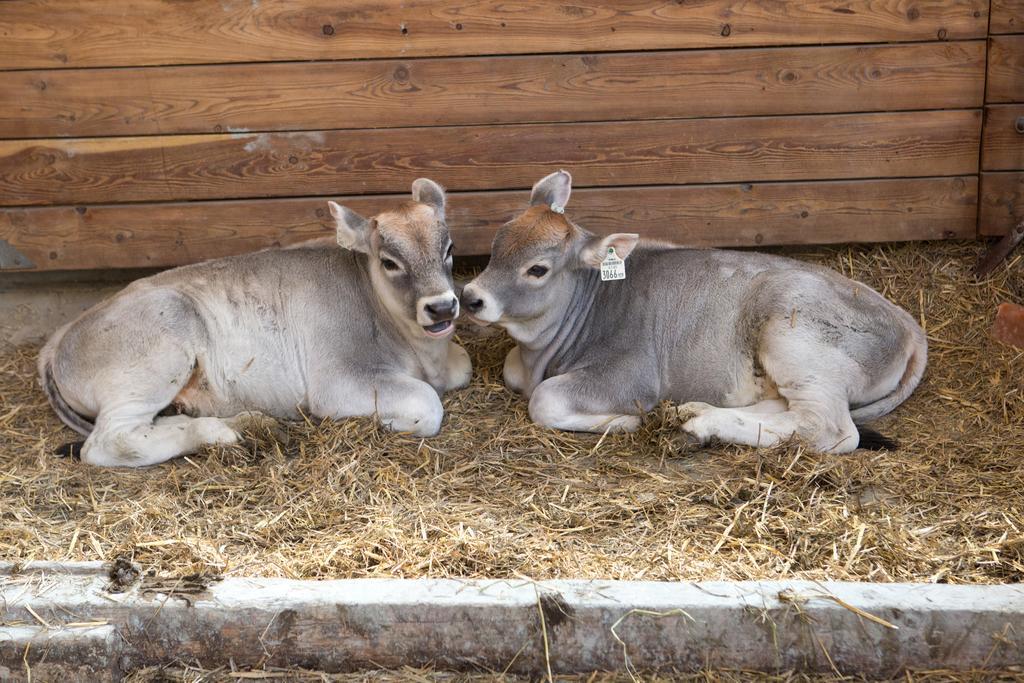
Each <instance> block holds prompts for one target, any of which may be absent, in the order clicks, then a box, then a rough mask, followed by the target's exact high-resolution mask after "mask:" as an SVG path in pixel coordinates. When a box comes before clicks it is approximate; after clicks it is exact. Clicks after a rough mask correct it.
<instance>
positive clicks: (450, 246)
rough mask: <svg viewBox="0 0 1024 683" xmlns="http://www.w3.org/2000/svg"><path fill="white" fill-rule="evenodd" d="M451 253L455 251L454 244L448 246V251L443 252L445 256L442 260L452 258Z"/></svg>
mask: <svg viewBox="0 0 1024 683" xmlns="http://www.w3.org/2000/svg"><path fill="white" fill-rule="evenodd" d="M453 251H455V244H454V243H453V244H449V245H448V251H447V252H445V255H444V259H445V260H446V261H447V260H448V259H450V258H451V257H452V252H453Z"/></svg>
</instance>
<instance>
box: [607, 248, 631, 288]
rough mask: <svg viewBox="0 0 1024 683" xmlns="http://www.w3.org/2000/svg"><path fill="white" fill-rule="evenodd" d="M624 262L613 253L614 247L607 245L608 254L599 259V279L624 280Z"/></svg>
mask: <svg viewBox="0 0 1024 683" xmlns="http://www.w3.org/2000/svg"><path fill="white" fill-rule="evenodd" d="M625 279H626V262H625V261H623V260H622V259H620V258H619V255H618V254H616V253H615V247H608V255H607V256H605V257H604V261H601V281H602V282H607V281H608V280H625Z"/></svg>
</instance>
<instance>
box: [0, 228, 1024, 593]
mask: <svg viewBox="0 0 1024 683" xmlns="http://www.w3.org/2000/svg"><path fill="white" fill-rule="evenodd" d="M980 249H981V247H980V245H978V244H956V243H934V244H918V245H907V244H905V245H895V246H892V245H875V246H855V247H843V248H821V249H815V250H804V251H803V252H800V253H797V254H796V255H797V256H798V257H800V258H804V259H808V260H813V261H816V262H820V263H823V264H826V265H830V266H832V267H835V268H837V269H839V270H841V271H843V272H844V273H846V274H847V275H849V276H851V277H854V278H856V279H859V280H862V281H865V282H867V283H868V284H871V285H873V286H875V287H877V288H878V289H879V290H880V291H882V292H883V293H884V294H885V295H886V296H888V297H890V298H891V299H893V300H894V301H896V302H897V303H899V304H901V305H902V306H904V307H905V308H907V309H908V310H909V311H911V312H912V313H913V314H914V316H915V317H918V318H919V319H920V320H921V321H922V322H923V324H924V326H925V328H926V329H927V331H928V334H929V338H930V340H931V357H930V363H929V370H928V373H927V375H926V378H925V380H924V382H923V383H922V385H921V386H920V388H919V389H918V390H917V392H916V393H915V395H914V396H913V397H912V398H911V399H910V400H909V401H908V402H907V403H906V404H904V405H903V406H902V407H900V408H899V409H898V410H897V411H896V412H895V414H894V415H892V416H890V417H888V418H886V419H885V420H883V421H880V422H879V423H878V424H877V425H876V426H877V427H878V428H879V429H880V430H881V431H882V432H884V433H886V434H890V435H892V436H894V437H896V438H897V439H898V440H899V441H900V442H901V443H902V446H901V448H900V449H899V450H898V451H896V452H867V451H858V452H856V453H854V454H851V455H844V456H835V455H821V454H816V453H812V452H808V451H806V450H804V449H802V448H800V447H799V446H793V447H789V448H779V449H774V450H761V451H757V450H754V449H749V448H738V447H714V448H708V449H703V450H699V451H694V452H691V451H686V450H684V449H683V448H682V447H681V446H680V444H679V442H678V439H677V437H676V435H677V432H676V430H675V429H674V428H673V426H672V424H671V421H670V420H666V419H663V418H662V416H661V415H660V414H659V412H658V411H655V412H654V413H652V414H651V415H650V416H648V418H647V419H646V421H645V423H644V425H643V427H642V428H641V429H640V430H639V431H638V432H636V433H634V434H626V435H609V436H607V437H604V438H602V437H600V436H597V435H580V434H569V433H563V432H556V431H551V430H547V429H541V428H538V427H536V426H535V425H533V424H531V423H530V421H529V418H528V415H527V411H526V404H525V402H524V401H523V400H522V399H521V398H519V397H517V396H515V395H513V394H512V393H511V392H509V391H508V390H506V389H505V388H504V386H503V384H502V382H501V366H502V361H503V358H504V354H505V353H506V351H507V350H508V348H509V347H510V342H509V340H508V338H507V337H506V336H505V335H504V334H499V333H495V332H493V331H491V330H487V331H485V333H483V334H469V333H468V332H467V331H462V332H460V335H461V339H462V341H463V342H464V343H465V345H466V347H467V348H468V350H469V352H470V354H471V356H472V358H473V361H474V378H473V382H472V384H471V386H470V387H468V388H467V389H465V390H462V391H457V392H453V393H451V394H449V395H448V396H446V397H445V400H444V404H445V409H446V413H447V417H446V419H445V423H444V427H443V431H442V434H441V435H440V436H439V437H437V438H434V439H427V440H423V439H418V438H413V437H410V436H408V435H400V434H391V433H387V432H385V431H384V430H382V429H381V428H380V427H379V426H377V425H376V424H375V423H374V422H373V420H370V419H362V420H350V421H345V422H341V423H329V422H325V423H318V422H315V421H312V420H307V421H304V422H299V423H296V424H290V425H287V426H286V427H285V429H286V432H287V438H285V439H283V440H282V439H279V438H274V437H273V436H272V435H270V434H269V433H268V432H264V434H262V435H254V438H250V439H249V440H248V441H247V442H246V443H245V444H244V445H243V446H236V447H230V448H212V449H209V450H207V451H206V452H204V453H200V454H197V455H195V456H189V457H187V458H182V459H179V460H177V461H174V462H171V463H167V464H165V465H161V466H158V467H154V468H149V469H145V470H135V471H132V470H120V471H114V470H102V469H96V468H91V467H85V466H83V465H82V464H81V463H79V462H74V461H72V460H69V459H57V458H54V457H53V456H52V455H51V453H52V451H53V450H54V448H55V447H56V446H58V445H60V444H61V443H63V442H65V441H68V440H70V439H71V438H73V435H72V434H71V432H70V431H68V430H66V429H64V428H61V427H60V426H59V424H58V423H57V420H56V418H55V417H54V415H53V414H52V412H51V411H50V409H49V408H48V406H47V405H46V403H45V399H44V397H43V395H42V393H41V391H39V389H38V388H37V386H36V381H35V377H34V368H33V363H34V358H35V354H36V352H37V349H36V348H34V347H32V348H28V347H22V348H17V349H12V350H9V351H8V352H6V353H5V354H4V355H2V356H0V395H2V398H0V431H2V433H3V436H4V446H3V448H2V452H0V556H3V557H5V558H7V559H11V560H19V561H27V560H96V559H103V560H111V559H113V558H116V557H126V558H129V559H131V560H133V561H135V562H138V563H140V564H141V565H142V566H143V568H145V569H147V570H155V571H157V572H159V573H160V574H162V575H167V576H187V575H191V574H211V573H216V574H222V575H230V576H249V575H261V576H284V577H291V578H339V577H367V576H372V577H420V576H430V577H490V578H501V577H529V578H532V579H548V578H579V579H588V578H604V579H659V580H711V579H779V578H804V579H845V580H865V581H882V582H889V581H932V582H937V581H941V582H956V583H1004V582H1014V581H1019V580H1021V578H1022V577H1024V461H1022V458H1021V453H1022V450H1024V449H1022V447H1024V426H1022V422H1024V392H1022V387H1024V382H1022V379H1024V371H1022V365H1024V353H1022V351H1021V350H1020V349H1013V348H1011V347H1008V346H1003V345H1000V344H998V343H996V342H994V341H993V340H991V338H990V337H989V334H988V330H989V326H990V324H991V321H992V318H993V315H994V310H995V306H996V304H998V303H999V302H1000V301H1003V300H1014V301H1022V300H1024V278H1022V277H1021V274H1022V271H1024V261H1022V258H1021V257H1018V258H1017V259H1016V260H1015V261H1014V262H1013V263H1012V264H1010V265H1008V266H1007V267H1004V268H1003V269H1001V270H1000V271H999V272H998V273H997V274H996V275H994V276H993V277H992V278H991V279H989V280H988V281H986V282H983V283H976V282H974V281H973V279H972V277H971V275H970V267H971V266H972V265H973V263H974V262H975V260H976V258H977V256H978V254H979V251H980Z"/></svg>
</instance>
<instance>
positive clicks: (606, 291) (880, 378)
mask: <svg viewBox="0 0 1024 683" xmlns="http://www.w3.org/2000/svg"><path fill="white" fill-rule="evenodd" d="M570 192H571V178H570V176H569V174H568V173H566V172H565V171H559V172H558V173H553V174H551V175H549V176H547V177H546V178H544V179H542V180H541V181H539V182H538V183H537V184H536V185H535V186H534V189H533V194H532V197H531V200H530V204H531V206H530V208H528V209H527V210H526V211H525V212H524V213H522V214H521V215H520V216H518V217H517V218H515V219H514V220H512V221H511V222H509V223H508V224H506V225H504V226H503V227H502V228H500V229H499V230H498V233H497V235H496V236H495V239H494V244H493V249H492V253H491V260H490V263H489V264H488V266H487V268H486V269H485V270H484V271H483V272H482V273H481V274H480V276H479V277H478V278H476V279H475V280H474V281H473V282H471V283H470V284H469V285H467V286H466V288H465V291H464V292H463V297H462V298H463V306H464V308H465V309H466V311H467V312H468V313H469V314H470V315H471V316H472V318H473V319H474V320H475V321H476V322H478V323H480V324H490V323H495V324H498V325H501V326H503V327H505V328H506V329H507V330H508V332H509V334H511V336H512V337H513V338H514V339H515V340H516V342H518V344H517V345H516V346H515V347H514V348H513V349H512V351H511V352H510V353H509V354H508V357H507V358H506V360H505V368H504V375H505V381H506V383H507V384H508V385H509V386H510V387H511V388H512V389H514V390H516V391H520V392H522V393H524V394H525V395H526V396H527V397H529V399H530V416H531V417H532V418H533V420H534V421H535V422H538V423H539V424H542V425H546V426H549V427H555V428H558V429H566V430H578V431H595V432H600V431H604V430H606V429H610V430H613V431H614V430H627V431H628V430H633V429H636V428H637V426H638V425H639V424H640V418H639V415H640V414H641V413H642V412H643V411H647V410H650V409H651V408H653V407H654V406H655V405H657V404H658V402H659V401H662V400H666V399H667V400H670V401H673V402H676V403H681V404H683V405H681V406H679V408H678V411H679V413H680V416H681V417H682V419H683V431H684V432H685V433H686V434H687V435H689V437H690V439H691V440H693V441H695V442H698V443H706V442H708V441H709V440H712V439H718V440H721V441H725V442H730V443H738V444H746V445H750V446H770V445H774V444H777V443H779V442H781V441H783V440H785V439H788V438H790V437H792V436H794V435H796V436H799V437H801V438H802V439H804V440H805V441H807V442H808V443H809V444H810V445H811V446H813V447H814V448H817V449H819V450H822V451H834V452H847V451H852V450H853V449H855V448H857V446H858V443H859V440H860V434H859V431H858V429H857V427H856V424H860V423H864V422H868V421H870V420H873V419H875V418H877V417H880V416H882V415H885V414H886V413H888V412H889V411H891V410H893V409H894V408H895V407H896V406H897V405H899V404H900V403H901V402H902V401H904V400H905V399H906V398H907V397H908V396H910V394H911V392H912V391H913V390H914V388H915V387H916V386H917V384H918V382H919V381H920V379H921V376H922V374H923V373H924V369H925V363H926V358H927V341H926V339H925V335H924V332H923V331H922V330H921V328H920V326H918V324H917V323H916V322H915V321H914V320H913V318H911V316H910V315H909V314H907V313H906V311H904V310H902V309H900V308H899V307H897V306H895V305H893V304H892V303H890V302H889V301H887V300H886V299H885V298H884V297H882V296H881V295H880V294H878V293H877V292H875V291H874V290H873V289H871V288H870V287H867V286H866V285H863V284H861V283H858V282H854V281H852V280H849V279H847V278H845V277H843V276H842V275H840V274H839V273H836V272H834V271H832V270H829V269H826V268H820V267H817V266H813V265H810V264H806V263H802V262H799V261H795V260H791V259H787V258H781V257H778V256H771V255H766V254H756V253H746V252H730V251H718V250H693V249H683V248H678V247H674V246H671V245H666V244H656V243H649V242H640V241H638V236H637V235H634V234H628V233H618V234H614V235H609V236H607V237H597V236H595V235H592V234H591V233H589V232H587V231H586V230H583V229H581V228H579V227H578V226H576V225H574V224H573V223H571V222H570V221H569V220H567V219H566V218H565V216H564V215H562V212H563V211H564V207H565V205H566V203H567V202H568V199H569V195H570ZM612 249H613V250H614V252H615V255H616V256H617V257H619V258H622V259H625V260H626V263H625V266H626V269H627V277H626V279H625V280H620V281H607V282H604V281H602V280H601V276H600V269H601V264H602V262H603V261H604V260H605V259H606V258H607V256H608V254H609V250H612Z"/></svg>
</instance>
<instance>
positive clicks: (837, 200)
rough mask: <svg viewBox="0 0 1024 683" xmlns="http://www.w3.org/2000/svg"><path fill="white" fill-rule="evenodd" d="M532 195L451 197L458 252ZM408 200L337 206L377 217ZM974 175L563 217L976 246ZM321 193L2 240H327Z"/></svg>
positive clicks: (185, 251) (614, 192)
mask: <svg viewBox="0 0 1024 683" xmlns="http://www.w3.org/2000/svg"><path fill="white" fill-rule="evenodd" d="M527 197H528V193H527V192H525V191H519V192H472V193H453V194H451V195H450V196H449V210H448V220H449V225H450V226H451V229H452V232H453V238H454V240H455V243H456V250H457V253H459V254H460V255H477V254H487V253H489V251H490V243H491V237H492V236H493V232H494V230H495V228H496V227H497V226H499V225H501V224H502V223H504V222H505V221H507V220H508V219H509V218H511V217H512V216H513V215H514V214H515V213H516V212H518V211H521V210H522V209H523V208H525V206H526V201H527ZM404 198H405V195H377V196H373V197H348V198H341V199H339V201H341V202H342V203H344V204H345V205H346V206H349V207H350V208H352V209H354V210H356V211H359V212H361V213H362V214H363V215H367V216H369V215H373V214H374V213H376V212H378V211H381V210H382V209H384V208H386V207H388V206H389V205H391V204H392V203H393V202H395V201H398V200H401V199H404ZM976 205H977V179H976V178H974V177H958V178H913V179H900V180H864V181H839V182H811V183H758V184H752V185H750V184H748V185H711V186H699V185H691V186H680V187H664V186H661V187H638V188H601V189H580V190H577V191H575V192H573V196H572V203H571V205H570V207H569V209H568V211H569V215H570V216H571V217H572V219H573V220H574V221H576V222H577V223H579V224H580V225H582V226H584V227H586V228H588V229H591V230H594V231H595V232H600V233H608V232H615V231H621V230H628V231H632V232H639V233H640V234H641V235H643V236H644V237H648V238H654V239H666V240H670V241H674V242H678V243H680V244H687V245H692V246H750V245H768V244H806V243H822V244H824V243H834V242H851V241H856V242H873V241H897V240H919V239H945V238H971V237H973V236H974V232H975V211H976ZM332 226H333V224H332V222H331V218H330V214H329V213H328V211H327V207H326V198H325V197H316V198H301V199H270V200H243V201H227V202H195V203H174V204H151V205H146V204H130V205H115V206H90V207H70V206H61V207H45V208H29V209H0V240H6V241H7V242H8V243H9V244H10V245H11V246H13V247H15V248H16V249H18V250H19V251H20V252H21V253H22V254H24V256H25V257H26V258H27V259H29V260H31V261H32V262H33V263H34V264H35V266H36V268H37V269H38V270H68V269H87V268H135V267H150V266H153V267H155V266H172V265H179V264H182V263H190V262H193V261H198V260H203V259H206V258H214V257H218V256H227V255H230V254H237V253H242V252H246V251H252V250H255V249H261V248H265V247H270V246H279V245H287V244H293V243H295V242H299V241H302V240H305V239H310V238H314V237H322V236H324V235H330V234H331V232H332V230H333V227H332Z"/></svg>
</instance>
